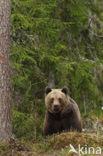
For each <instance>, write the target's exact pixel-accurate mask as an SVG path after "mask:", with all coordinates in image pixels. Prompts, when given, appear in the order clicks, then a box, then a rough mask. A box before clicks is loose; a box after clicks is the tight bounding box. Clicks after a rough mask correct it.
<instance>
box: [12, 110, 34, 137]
mask: <svg viewBox="0 0 103 156" xmlns="http://www.w3.org/2000/svg"><path fill="white" fill-rule="evenodd" d="M12 112H13V114H12V116H13V117H12V119H13V120H12V123H13V131H14V133H15V135H16V137H18V138H23V137H25V139H31V138H33V137H34V123H33V122H34V121H33V117H32V116H30V115H29V114H27V113H22V112H18V111H16V110H13V111H12Z"/></svg>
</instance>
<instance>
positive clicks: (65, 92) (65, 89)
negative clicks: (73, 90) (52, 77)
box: [61, 87, 68, 95]
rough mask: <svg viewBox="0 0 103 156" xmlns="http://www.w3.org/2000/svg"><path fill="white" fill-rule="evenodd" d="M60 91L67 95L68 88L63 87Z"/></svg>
mask: <svg viewBox="0 0 103 156" xmlns="http://www.w3.org/2000/svg"><path fill="white" fill-rule="evenodd" d="M61 91H62V92H63V93H64V94H66V95H67V93H68V88H67V87H64V88H63V89H62V90H61Z"/></svg>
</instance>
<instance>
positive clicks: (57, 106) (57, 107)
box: [54, 104, 59, 112]
mask: <svg viewBox="0 0 103 156" xmlns="http://www.w3.org/2000/svg"><path fill="white" fill-rule="evenodd" d="M54 111H55V112H58V111H59V105H58V104H54Z"/></svg>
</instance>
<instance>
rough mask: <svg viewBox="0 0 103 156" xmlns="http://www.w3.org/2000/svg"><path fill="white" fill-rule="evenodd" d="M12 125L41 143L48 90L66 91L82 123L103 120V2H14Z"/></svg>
mask: <svg viewBox="0 0 103 156" xmlns="http://www.w3.org/2000/svg"><path fill="white" fill-rule="evenodd" d="M11 11H12V15H11V22H12V49H11V67H12V99H13V100H12V115H13V118H12V123H13V132H14V134H15V136H16V137H18V138H20V137H24V138H26V139H32V138H34V137H35V138H41V136H42V125H43V120H44V114H45V103H44V90H45V87H46V86H47V85H49V86H51V87H54V88H61V87H63V86H67V87H68V88H69V95H70V96H71V97H72V98H73V99H74V100H75V101H76V102H77V103H78V106H79V108H80V111H81V114H82V117H85V116H88V117H91V116H96V117H100V116H103V110H102V108H103V2H102V0H98V1H96V0H95V1H94V0H86V1H84V0H45V1H44V0H12V10H11Z"/></svg>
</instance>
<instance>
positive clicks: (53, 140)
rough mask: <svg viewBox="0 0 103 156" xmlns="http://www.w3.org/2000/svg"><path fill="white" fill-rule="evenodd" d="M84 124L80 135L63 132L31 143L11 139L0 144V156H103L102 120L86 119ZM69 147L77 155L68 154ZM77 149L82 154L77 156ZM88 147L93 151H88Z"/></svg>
mask: <svg viewBox="0 0 103 156" xmlns="http://www.w3.org/2000/svg"><path fill="white" fill-rule="evenodd" d="M94 121H95V122H94ZM84 124H86V125H85V129H83V132H82V133H78V132H63V133H61V134H55V135H52V136H49V137H47V138H46V139H44V138H41V139H40V140H31V141H28V140H24V139H11V140H10V142H7V143H3V144H0V156H83V155H85V156H87V155H89V156H93V155H95V154H96V156H100V155H101V156H103V129H102V128H103V118H102V119H100V121H99V122H98V124H97V119H86V120H85V123H84ZM88 127H89V128H90V127H91V129H89V128H88ZM100 129H101V130H100ZM87 130H89V131H87ZM71 146H72V147H74V148H75V150H76V152H77V153H72V152H70V150H71V149H73V148H72V147H71ZM79 147H80V148H83V150H82V151H83V153H82V152H80V154H79ZM90 147H93V149H91V150H90V151H89V148H90ZM100 149H101V151H100ZM89 152H90V153H89ZM93 152H94V153H93ZM100 152H101V154H100ZM88 153H89V154H88Z"/></svg>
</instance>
